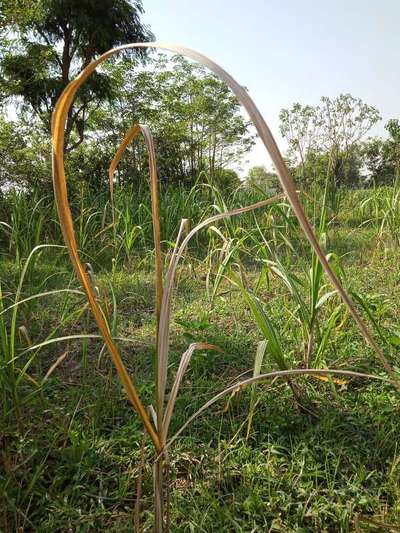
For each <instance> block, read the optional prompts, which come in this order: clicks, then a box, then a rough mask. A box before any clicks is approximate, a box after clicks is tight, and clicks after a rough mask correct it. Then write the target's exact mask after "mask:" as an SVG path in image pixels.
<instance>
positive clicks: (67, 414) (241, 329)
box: [0, 199, 400, 533]
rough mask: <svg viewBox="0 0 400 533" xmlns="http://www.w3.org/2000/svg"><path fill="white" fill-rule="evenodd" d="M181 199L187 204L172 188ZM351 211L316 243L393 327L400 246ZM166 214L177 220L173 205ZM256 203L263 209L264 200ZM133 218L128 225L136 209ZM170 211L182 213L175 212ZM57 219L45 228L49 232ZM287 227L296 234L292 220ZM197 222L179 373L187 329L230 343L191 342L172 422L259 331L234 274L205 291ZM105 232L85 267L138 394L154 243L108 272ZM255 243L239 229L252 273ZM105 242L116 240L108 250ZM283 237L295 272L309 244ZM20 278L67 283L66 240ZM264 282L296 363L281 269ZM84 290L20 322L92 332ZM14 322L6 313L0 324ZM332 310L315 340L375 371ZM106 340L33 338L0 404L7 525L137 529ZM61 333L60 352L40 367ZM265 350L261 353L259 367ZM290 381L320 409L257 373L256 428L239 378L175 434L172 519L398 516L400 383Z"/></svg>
mask: <svg viewBox="0 0 400 533" xmlns="http://www.w3.org/2000/svg"><path fill="white" fill-rule="evenodd" d="M244 203H245V202H243V205H244ZM179 205H185V202H184V200H183V199H181V200H180V204H179ZM349 206H351V202H349ZM97 207H98V206H97ZM97 207H93V212H96V211H97ZM180 209H181V208H180ZM182 210H183V207H182ZM353 215H354V213H351V209H347V208H346V204H345V206H344V208H343V211H342V212H341V214H340V217H339V220H338V221H337V225H336V226H331V227H329V228H328V231H327V242H328V244H327V247H328V249H329V250H332V251H334V252H336V253H337V254H338V255H340V256H342V257H341V263H342V265H343V267H344V270H345V275H346V285H347V286H350V287H351V288H352V289H354V290H356V291H357V292H358V293H360V294H362V295H363V296H364V297H365V298H367V300H368V304H369V306H370V308H371V309H373V313H374V317H375V319H376V320H377V321H378V323H379V325H380V327H382V328H384V330H385V331H387V332H391V333H394V332H396V331H397V330H399V329H400V327H399V319H400V303H399V302H400V277H399V274H398V263H399V260H400V251H399V250H398V249H397V248H396V247H388V246H386V247H376V237H377V232H376V231H375V230H374V228H373V227H371V226H370V225H363V226H361V227H359V224H358V226H357V225H354V224H353V222H351V220H353V218H351V217H353ZM166 216H168V217H170V219H172V216H173V213H172V212H169V213H167V214H166ZM197 216H198V219H199V218H200V217H201V216H202V215H201V214H200V213H198V215H197ZM276 216H279V215H276ZM198 219H197V220H198ZM21 220H23V219H22V218H21ZM246 220H247V221H246V222H242V224H243V228H245V229H246V228H247V230H249V228H250V224H251V221H252V217H250V216H249V217H248V218H247V219H246ZM258 220H259V221H261V222H260V223H262V220H263V218H262V216H261V215H259V218H258ZM232 221H233V219H232ZM132 223H135V224H136V223H138V225H139V220H138V219H135V221H133V222H132ZM169 223H170V226H171V228H175V226H174V222H173V221H172V220H170V222H169ZM284 223H285V221H284V220H283V224H284ZM98 224H100V225H101V224H102V221H101V220H100V221H99V222H98ZM140 224H141V226H142V227H143V228H144V235H145V238H146V239H150V236H149V228H148V227H147V225H146V224H144V222H143V221H142V222H141V223H140ZM277 226H278V224H277ZM266 227H267V226H266ZM55 228H56V226H54V227H53V226H52V227H51V228H50V229H51V231H52V232H53V230H54V235H57V233H56V230H55ZM241 228H242V226H241V225H240V223H239V222H235V225H234V227H233V228H232V227H229V228H228V229H227V231H228V230H229V231H230V232H232V233H230V235H231V236H232V238H234V239H236V238H237V239H239V238H241V236H242V233H241ZM220 229H223V226H220ZM47 230H49V228H46V227H44V228H42V229H41V230H40V231H47ZM170 231H171V234H169V235H166V236H165V238H166V240H173V231H174V229H171V230H170ZM290 231H291V232H292V233H291V235H290V237H291V239H292V240H293V241H295V238H294V237H295V235H296V233H295V232H296V228H292V229H291V230H290ZM90 235H91V232H89V233H88V235H87V234H83V237H85V238H86V239H89V242H87V243H86V245H87V246H88V250H87V253H88V256H90V255H94V254H93V252H94V251H95V250H96V246H95V243H93V242H92V243H91V242H90ZM146 235H147V237H146ZM205 235H206V233H205V234H204V235H202V236H199V239H198V241H197V242H196V241H195V242H194V244H193V245H192V247H191V255H190V256H188V257H187V259H186V260H185V261H184V263H183V266H182V267H181V268H180V269H179V275H178V287H177V291H176V297H175V300H174V314H173V321H172V331H171V356H170V364H171V367H172V373H174V372H175V371H176V369H177V365H178V363H179V359H180V356H181V354H182V353H183V351H184V350H186V348H187V346H188V344H189V343H191V342H202V341H206V342H208V343H212V344H215V345H218V346H220V347H221V348H223V349H224V351H225V354H220V353H217V352H210V351H207V352H205V351H199V352H196V353H195V354H194V355H193V358H192V361H191V364H190V367H189V369H188V371H187V374H186V375H185V378H184V380H183V384H182V389H181V392H180V395H179V396H178V400H177V403H176V408H175V412H174V417H173V419H172V427H171V430H172V433H173V432H174V430H177V429H179V427H180V426H181V425H182V424H183V423H184V422H185V420H186V419H187V418H188V415H190V414H192V413H194V412H195V411H196V410H197V409H199V408H200V407H201V405H202V404H203V403H205V401H207V400H208V399H209V398H210V396H212V395H213V394H215V393H217V392H219V391H220V390H222V389H224V388H225V387H226V386H227V384H228V383H230V382H232V383H233V382H234V380H235V379H236V377H237V376H238V375H240V374H242V373H244V372H247V373H248V374H246V375H248V376H250V375H251V374H252V372H253V366H254V357H255V353H256V348H257V344H258V342H259V341H260V340H262V338H263V336H262V335H261V333H260V331H259V330H258V328H257V327H256V326H255V324H254V320H253V317H252V314H251V312H250V310H249V309H248V307H247V305H246V303H245V301H244V300H243V298H242V297H241V295H240V293H239V292H238V291H237V290H234V287H232V285H231V284H230V283H229V282H228V281H227V280H225V279H223V280H222V281H221V285H220V286H219V288H218V293H217V296H215V298H214V299H213V300H212V301H210V300H209V298H208V295H207V291H206V281H207V273H208V265H209V264H210V263H209V262H208V261H205V260H204V258H205V255H206V254H207V244H206V243H207V238H206V236H205ZM111 237H112V236H111V234H110V235H109V236H108V239H109V242H108V241H106V237H104V241H102V242H101V244H102V246H101V247H99V254H98V256H97V257H95V261H93V263H92V264H93V266H94V270H95V275H96V284H97V285H98V286H99V288H100V293H101V294H102V295H103V296H104V295H105V294H107V295H108V297H107V300H108V301H109V303H110V306H111V307H112V304H111V302H112V294H111V292H110V289H109V282H111V284H112V288H113V292H114V294H115V298H116V302H117V311H118V313H117V317H118V319H117V323H116V328H117V334H118V336H120V337H129V338H132V339H134V343H133V344H128V343H120V346H121V351H122V356H123V359H124V362H125V364H126V366H127V368H128V369H129V370H130V371H131V373H132V374H133V375H135V379H136V381H137V382H138V387H139V390H140V393H141V395H142V397H143V398H144V403H145V404H148V403H149V402H151V398H152V394H153V390H152V388H153V385H152V384H151V381H150V380H149V373H150V371H151V369H152V356H153V353H154V349H155V347H154V328H155V318H154V285H153V271H152V267H151V251H149V250H148V249H146V247H148V245H147V244H145V249H144V250H142V251H141V252H140V254H139V255H137V254H133V255H132V254H131V256H130V257H122V256H121V261H120V262H119V264H118V265H116V266H115V268H114V270H113V275H112V276H110V274H109V273H108V271H109V270H111V260H110V257H111V256H110V253H111V252H110V251H109V250H112V242H111ZM102 238H103V237H102ZM47 240H49V239H47ZM50 240H51V239H50ZM4 242H5V245H4V247H2V259H1V262H0V277H1V280H2V290H3V295H4V303H5V306H7V305H10V304H11V303H12V301H13V299H14V298H15V291H16V288H17V286H18V281H19V279H20V274H21V267H20V263H21V261H23V260H24V259H26V251H25V249H24V248H19V249H18V250H14V249H13V247H11V249H10V248H9V247H8V246H7V245H6V241H4ZM36 242H37V241H36V237H35V243H36ZM38 242H43V239H39V241H38ZM251 243H252V241H251V240H249V241H246V245H245V248H244V250H243V252H242V254H241V257H242V259H243V261H244V264H246V267H247V278H248V281H249V283H251V284H253V283H255V281H256V280H257V278H258V272H259V266H260V264H259V263H258V261H257V257H258V256H257V254H253V257H251V254H252V250H254V248H252V246H253V245H254V242H253V244H251ZM104 244H107V245H109V247H108V248H106V249H104ZM204 244H205V245H204ZM220 245H221V243H220V242H219V243H217V244H216V246H220ZM294 246H295V248H296V251H297V256H296V255H293V254H291V253H290V254H289V253H288V252H287V251H285V252H284V251H283V246H282V244H281V243H280V242H278V243H277V246H276V252H277V253H278V254H279V257H280V258H281V260H282V261H283V262H284V264H285V266H286V267H288V266H289V263H288V261H289V257H290V258H291V259H290V261H291V263H290V266H291V267H292V268H293V269H294V272H296V273H297V274H298V275H300V274H301V272H302V271H304V269H305V267H307V265H309V264H310V263H309V261H310V257H311V255H310V254H307V252H304V248H303V243H301V242H300V243H294ZM21 250H22V251H21ZM52 274H55V275H52ZM213 274H215V271H213ZM212 279H214V277H213V276H211V280H212ZM43 280H46V282H45V283H44V281H43ZM26 281H27V282H26V284H24V286H23V289H22V293H21V297H23V298H26V297H29V296H31V295H33V294H37V293H39V292H42V291H44V290H55V289H61V288H63V289H64V288H67V287H69V288H74V289H75V288H77V283H76V282H75V280H74V278H73V277H71V272H70V267H69V264H68V262H67V261H66V257H65V253H64V252H62V251H60V252H59V253H57V254H51V253H49V252H48V251H43V253H42V255H41V256H40V258H39V260H36V261H35V262H34V264H33V267H32V268H31V269H30V271H29V273H27V278H26ZM258 294H259V296H260V298H261V299H262V300H263V301H265V302H266V306H267V307H266V308H267V309H268V313H269V316H270V317H271V319H272V320H273V322H274V326H275V328H276V330H277V331H278V332H279V335H280V337H281V339H283V341H284V347H285V351H286V352H285V355H286V356H287V357H288V358H289V359H290V361H291V363H292V362H295V361H298V360H301V358H302V353H301V346H302V333H301V329H300V328H299V327H295V324H296V319H295V317H296V313H295V310H296V301H295V299H293V297H291V295H290V293H289V291H288V290H287V289H286V288H285V286H284V285H283V284H282V282H281V281H280V280H279V279H278V278H276V277H271V278H270V279H269V283H267V282H266V281H264V282H263V283H262V284H261V285H260V287H259V293H258ZM82 304H83V298H82V297H80V296H79V295H73V296H72V295H71V296H70V297H68V300H66V299H65V297H64V296H63V295H62V294H57V295H54V296H51V297H50V296H49V297H44V298H40V299H38V300H34V301H31V302H30V303H29V304H26V305H22V306H21V308H20V310H19V314H18V320H17V326H18V327H19V326H24V325H25V326H26V327H27V328H28V331H29V333H30V336H31V338H32V342H33V343H38V342H40V341H42V340H44V339H46V338H47V336H48V335H49V334H51V333H52V332H53V331H55V330H57V335H62V334H65V335H72V334H74V335H76V334H79V333H91V334H96V333H97V330H96V328H95V327H94V322H93V320H92V319H91V316H90V315H89V314H88V312H87V311H85V310H83V311H82ZM335 305H337V302H332V303H330V302H327V304H326V309H325V306H324V307H323V308H322V309H321V313H322V315H323V317H327V316H329V315H330V313H331V312H332V310H333V308H334V307H335ZM288 310H289V311H291V313H288ZM9 321H10V317H8V318H7V319H6V326H7V327H9V326H10V322H9ZM341 321H342V324H341V326H340V327H335V328H334V330H333V332H332V337H331V339H330V341H329V343H328V346H327V349H326V353H325V358H326V362H327V364H328V366H334V367H343V368H353V369H357V370H361V371H365V372H373V373H376V374H380V375H383V371H382V369H381V367H380V366H379V364H378V363H377V362H376V359H375V357H374V354H373V352H372V350H370V349H369V348H368V347H367V346H366V345H365V342H364V341H363V339H362V338H361V336H360V335H359V333H358V332H357V328H356V327H355V325H354V324H353V322H352V320H351V319H350V318H348V317H347V318H346V315H345V314H344V312H343V315H341ZM22 345H23V339H19V338H16V347H15V349H16V351H17V352H18V350H19V351H21V350H22ZM102 347H103V344H102V341H101V340H100V339H89V340H85V341H82V340H78V341H76V340H75V341H67V342H63V343H57V344H50V345H48V346H45V347H43V348H42V349H41V350H40V351H39V352H38V353H37V354H36V357H35V359H34V360H33V361H32V364H31V366H30V368H29V373H30V376H32V377H33V378H34V379H36V380H38V381H39V382H40V383H41V386H40V388H39V389H38V388H37V387H35V385H34V384H33V383H31V382H30V381H28V380H22V381H21V382H20V386H19V388H18V395H19V400H20V417H19V418H20V420H19V422H18V423H17V420H16V417H15V416H14V415H13V413H11V414H9V415H8V416H4V412H2V415H1V419H0V422H1V425H0V428H1V429H0V531H5V532H7V533H8V532H11V531H16V530H18V528H22V529H21V530H24V531H38V532H48V531H51V532H57V531H60V532H64V531H115V532H116V531H118V532H121V531H127V532H128V531H132V527H133V526H132V523H133V522H132V520H133V507H134V503H135V496H136V481H137V477H138V469H139V462H140V454H141V452H140V448H141V444H142V426H141V423H140V421H139V420H138V418H137V416H136V415H135V414H134V413H133V411H132V409H130V408H129V402H128V398H127V396H126V395H125V393H124V392H123V389H122V388H121V386H120V384H119V382H118V380H117V378H116V376H115V372H114V370H113V367H112V365H111V363H110V361H109V358H108V355H107V353H104V350H103V349H102ZM299 347H300V348H299ZM65 350H67V351H68V354H67V356H66V357H65V359H64V360H63V361H62V362H61V363H60V364H59V366H58V367H57V368H56V369H55V370H54V372H53V373H52V374H51V375H50V377H49V378H48V379H47V380H46V381H45V382H44V383H42V381H41V380H42V379H43V377H44V375H45V374H46V372H47V371H48V370H49V368H50V367H51V365H52V364H53V363H54V362H55V361H56V360H57V359H58V358H59V356H60V355H61V354H62V353H63V352H64V351H65ZM19 353H20V352H19ZM385 355H387V356H388V357H389V358H390V361H391V362H392V364H393V365H394V366H395V367H399V366H400V364H399V355H400V352H399V349H398V348H396V347H395V346H394V347H393V349H392V350H390V349H389V348H387V347H385ZM271 366H272V362H271V360H270V359H269V358H268V353H267V354H266V355H265V357H264V361H263V366H262V371H263V372H266V371H268V370H269V369H270V368H271ZM299 384H300V385H301V387H302V388H304V389H305V390H306V391H307V397H308V400H309V402H310V405H311V406H312V410H313V412H314V416H310V415H308V414H304V413H302V412H300V411H299V409H298V408H297V406H296V404H295V402H294V399H293V395H292V394H291V391H290V389H289V388H288V387H287V385H286V384H285V383H284V382H283V381H281V382H279V383H278V382H277V383H274V384H273V385H271V383H267V384H259V385H257V386H256V388H255V390H256V395H257V406H256V409H255V410H254V416H253V418H252V430H251V432H250V437H249V438H246V437H247V429H248V424H247V417H248V413H249V408H250V406H251V404H252V389H251V388H250V387H249V388H248V389H244V390H240V391H238V392H237V393H236V394H233V395H231V396H230V397H229V396H227V397H225V399H223V400H221V401H220V402H218V403H216V404H214V405H213V406H212V408H211V409H210V410H209V411H207V412H206V413H204V414H203V415H202V416H200V417H199V418H197V419H196V420H195V421H194V422H193V423H192V424H191V425H190V426H189V427H188V428H187V430H186V431H185V432H184V433H183V434H182V435H181V436H180V437H179V438H178V439H177V441H176V442H175V443H174V444H173V446H172V447H171V449H170V452H169V454H170V457H169V459H170V465H171V467H170V497H171V524H172V527H171V529H172V531H177V532H192V531H193V532H198V531H199V532H202V531H204V532H207V533H208V532H214V531H215V532H220V531H235V532H236V531H238V532H240V531H244V532H251V531H260V532H264V531H271V532H272V531H274V532H275V531H276V532H278V531H282V532H285V533H286V532H296V533H298V532H307V533H308V532H327V533H328V532H329V533H332V532H340V533H347V532H348V533H350V532H353V531H357V529H356V528H357V527H358V528H359V530H360V531H371V532H377V531H385V529H384V528H383V526H379V525H378V526H374V525H373V524H372V523H371V522H370V520H372V521H375V522H377V523H384V522H385V523H388V524H399V523H400V483H399V482H400V479H399V478H400V450H399V448H398V435H399V432H400V417H399V409H400V398H399V396H398V394H397V393H396V391H395V389H394V388H392V387H390V386H389V385H387V384H384V383H379V382H377V383H370V382H365V381H361V380H351V381H350V382H349V383H347V384H346V385H343V386H339V385H338V386H336V387H332V385H331V384H329V383H326V382H322V381H320V380H317V379H315V378H311V377H308V378H301V379H300V380H299ZM253 390H254V389H253ZM152 453H153V452H152V447H151V445H150V442H149V441H146V446H145V455H146V459H148V461H147V462H146V466H145V469H144V476H143V494H144V495H143V499H142V503H141V505H142V513H141V520H142V524H143V527H144V530H145V531H150V530H151V527H152V523H153V500H152V472H151V466H150V465H151V461H152V459H153V456H152ZM357 524H358V525H357ZM388 531H390V529H388Z"/></svg>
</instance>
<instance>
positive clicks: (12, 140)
mask: <svg viewBox="0 0 400 533" xmlns="http://www.w3.org/2000/svg"><path fill="white" fill-rule="evenodd" d="M0 161H1V165H0V191H1V189H3V190H4V189H7V188H9V187H11V186H13V187H15V186H17V187H19V188H34V187H35V186H38V185H40V186H41V187H42V186H43V185H45V186H49V185H50V183H51V180H50V176H51V159H50V139H46V138H44V137H43V135H42V132H40V131H39V130H38V128H35V126H34V125H32V124H25V123H24V122H23V121H18V122H16V121H9V120H7V119H6V118H5V117H4V116H1V115H0ZM42 191H43V187H42Z"/></svg>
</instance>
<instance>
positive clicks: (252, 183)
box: [246, 165, 279, 192]
mask: <svg viewBox="0 0 400 533" xmlns="http://www.w3.org/2000/svg"><path fill="white" fill-rule="evenodd" d="M278 184H279V179H278V176H277V175H276V174H275V173H274V172H268V171H267V169H266V168H265V166H263V165H259V166H255V167H252V168H251V169H250V170H249V172H248V174H247V176H246V185H247V186H248V187H251V188H257V189H262V190H263V191H266V192H268V191H271V190H273V191H275V190H276V189H277V188H278Z"/></svg>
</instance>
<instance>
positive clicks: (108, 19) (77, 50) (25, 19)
mask: <svg viewBox="0 0 400 533" xmlns="http://www.w3.org/2000/svg"><path fill="white" fill-rule="evenodd" d="M3 4H4V5H3V17H2V20H1V27H2V29H3V33H4V32H5V31H7V30H8V40H7V41H6V45H3V46H2V52H1V62H0V76H1V85H2V92H3V97H4V96H5V97H18V100H17V101H20V102H22V103H23V105H24V106H25V109H26V110H28V111H30V112H33V113H34V114H35V115H36V116H37V117H38V118H39V119H40V121H41V122H42V123H43V124H44V126H45V127H46V129H47V130H48V129H49V126H50V116H51V112H52V110H53V108H54V106H55V103H56V101H57V99H58V97H59V96H60V94H61V92H62V91H63V89H64V88H65V87H66V85H67V84H68V83H69V81H70V80H71V79H72V78H73V77H74V76H75V75H76V74H77V73H78V72H80V71H81V70H82V69H83V68H84V67H85V66H86V65H87V64H88V63H89V62H90V61H92V60H93V59H94V57H96V56H97V55H99V54H101V53H103V52H105V51H106V50H108V49H109V48H112V47H114V46H117V45H119V44H122V43H126V42H138V41H148V40H151V39H152V38H153V35H152V33H151V32H150V30H149V28H148V27H147V26H146V25H145V24H143V22H142V21H141V15H142V14H143V6H142V2H141V0H102V1H101V2H96V1H95V0H37V1H34V2H27V3H26V5H23V6H22V7H21V6H20V5H19V2H16V1H15V0H5V1H4V2H3ZM136 55H137V56H138V57H142V58H143V57H144V56H145V52H144V51H140V50H139V51H137V52H136ZM113 96H114V93H113V86H112V83H111V80H110V77H109V76H107V74H106V73H104V72H98V73H96V74H95V75H94V76H92V77H91V79H90V80H89V81H88V83H86V84H85V87H84V88H83V90H82V91H80V93H79V95H78V97H77V99H76V101H75V104H74V107H73V109H72V111H71V113H70V114H69V116H68V121H67V127H66V149H67V150H72V149H73V148H76V147H77V146H78V145H79V144H80V143H81V142H82V141H83V138H84V130H85V127H86V123H87V120H88V116H89V114H90V110H91V109H92V108H93V106H96V105H98V104H99V103H100V102H102V101H104V100H106V99H110V98H112V97H113Z"/></svg>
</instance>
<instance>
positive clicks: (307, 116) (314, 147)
mask: <svg viewBox="0 0 400 533" xmlns="http://www.w3.org/2000/svg"><path fill="white" fill-rule="evenodd" d="M280 119H281V133H282V135H283V136H284V137H285V138H286V139H287V141H288V144H289V155H290V156H291V157H292V158H293V159H294V161H295V163H296V164H297V165H298V167H299V168H300V172H299V174H300V176H301V178H302V179H303V181H304V183H305V184H306V185H310V182H311V176H310V167H309V165H307V164H306V163H307V162H306V159H308V160H310V159H312V158H315V157H316V156H317V154H323V153H326V154H328V163H329V164H328V166H327V168H326V176H324V178H325V177H329V178H331V179H332V182H333V183H332V186H333V187H337V186H340V185H354V183H355V179H356V174H355V170H356V167H357V165H355V162H356V159H357V146H358V144H359V143H360V141H361V140H362V139H363V137H364V136H365V135H366V133H367V132H368V131H369V130H370V129H371V127H372V126H373V125H374V124H376V122H377V121H378V120H379V119H380V114H379V112H378V110H377V109H376V108H375V107H373V106H371V105H368V104H366V103H365V102H363V101H362V100H361V99H359V98H354V97H353V96H351V95H350V94H341V95H339V96H338V97H337V98H333V99H330V98H328V97H326V96H323V97H322V98H321V104H320V105H319V106H316V107H311V106H301V105H300V104H294V106H293V107H292V109H291V110H290V111H289V110H286V109H283V110H282V111H281V113H280ZM310 156H311V157H310Z"/></svg>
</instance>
